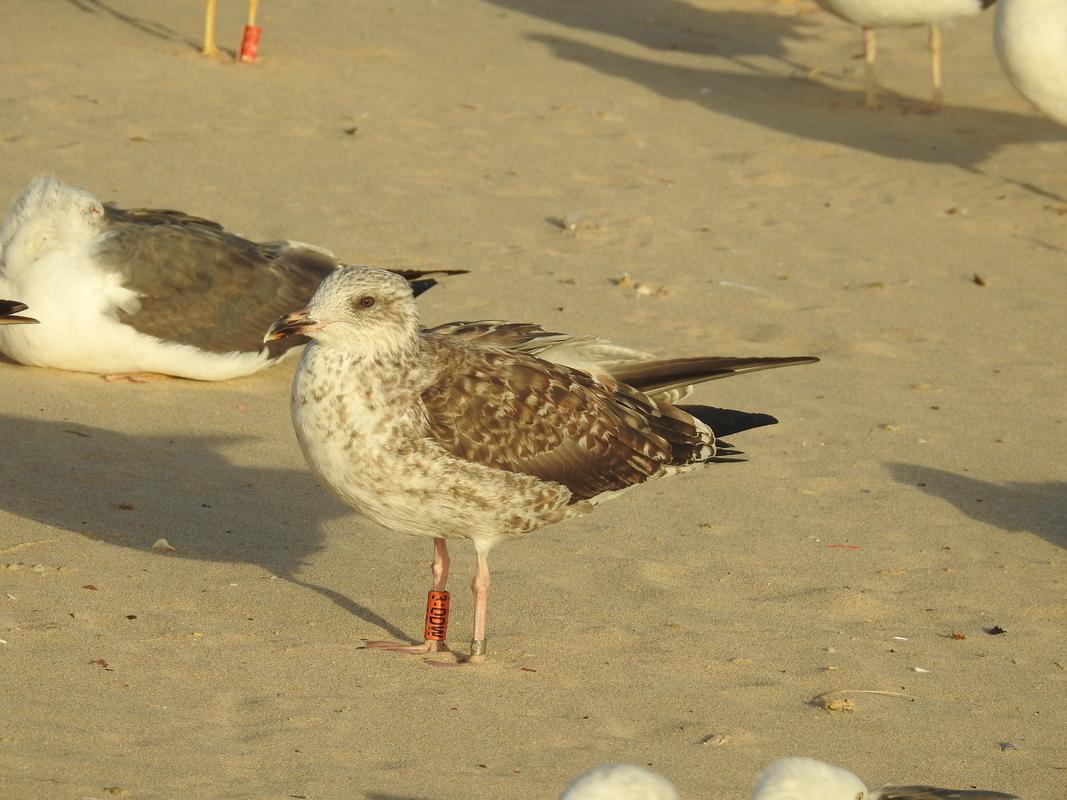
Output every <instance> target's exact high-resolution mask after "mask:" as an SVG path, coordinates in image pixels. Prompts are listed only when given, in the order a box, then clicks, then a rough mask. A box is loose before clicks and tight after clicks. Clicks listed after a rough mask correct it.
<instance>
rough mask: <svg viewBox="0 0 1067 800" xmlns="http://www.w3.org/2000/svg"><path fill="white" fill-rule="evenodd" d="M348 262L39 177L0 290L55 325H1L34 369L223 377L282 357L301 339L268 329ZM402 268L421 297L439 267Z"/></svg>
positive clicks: (0, 251)
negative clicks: (116, 202) (278, 336)
mask: <svg viewBox="0 0 1067 800" xmlns="http://www.w3.org/2000/svg"><path fill="white" fill-rule="evenodd" d="M337 266H339V262H338V261H337V259H335V258H334V257H333V255H332V254H331V253H330V252H328V251H326V250H323V249H321V248H318V247H313V246H311V245H306V244H300V243H298V242H271V243H266V244H259V243H256V242H251V241H249V240H247V239H244V238H242V237H240V236H238V235H236V234H234V233H230V232H229V231H226V230H224V229H223V228H222V226H221V225H219V224H218V223H215V222H212V221H210V220H206V219H202V218H200V217H194V216H190V215H188V214H184V213H182V212H180V211H167V210H159V209H128V210H127V209H121V208H115V207H114V206H111V205H105V204H103V203H101V202H100V201H99V200H97V199H96V198H95V197H93V196H92V195H91V194H89V193H88V192H85V191H82V190H81V189H75V188H73V187H71V186H67V185H66V184H64V183H62V182H61V181H59V180H57V179H56V178H54V177H51V176H42V177H39V178H36V179H34V180H33V182H31V183H30V185H29V187H28V188H27V189H26V190H25V191H23V192H22V194H21V195H20V196H19V197H18V198H17V199H16V200H15V201H14V203H13V205H12V207H11V210H10V211H9V212H8V215H7V217H6V218H5V219H4V221H3V223H2V225H0V296H3V295H7V296H13V297H19V298H21V299H22V300H23V301H25V302H27V303H29V304H30V306H31V307H32V308H33V312H34V314H35V315H36V316H37V317H38V318H39V319H40V320H41V322H43V323H45V324H44V325H42V326H41V328H40V329H38V330H34V331H32V333H33V335H30V333H29V332H27V331H25V330H24V329H21V328H19V327H17V326H6V327H4V328H3V329H2V330H0V352H3V353H4V354H5V355H7V356H9V357H10V358H13V359H14V360H16V361H19V362H21V363H23V364H31V365H34V366H43V367H56V368H58V369H69V370H77V371H80V372H97V373H103V374H108V373H161V374H165V375H175V376H179V377H183V378H194V379H198V380H224V379H227V378H236V377H240V376H243V375H248V374H251V373H253V372H256V371H258V370H260V369H263V368H264V367H266V366H268V365H270V364H272V363H274V362H275V361H277V360H278V358H280V357H281V356H282V355H283V354H284V352H285V351H286V350H287V349H288V348H289V346H290V344H299V343H300V342H299V341H298V340H294V341H293V342H291V343H288V342H287V343H283V344H281V345H274V346H272V347H263V343H262V334H263V329H264V328H265V327H266V326H267V325H269V324H270V322H271V321H272V320H273V319H274V318H275V317H277V316H278V315H279V314H281V313H282V312H284V311H287V310H291V309H292V308H294V307H296V306H299V305H303V304H305V303H307V301H308V300H309V299H310V297H311V295H312V294H313V293H314V291H315V289H316V288H317V287H318V285H319V283H320V282H321V281H322V279H323V278H324V277H325V276H326V275H328V274H329V273H330V272H332V271H333V270H334V269H336V268H337ZM453 272H456V271H455V270H442V271H438V272H434V273H423V272H417V271H402V272H400V273H399V274H401V275H403V276H404V277H405V278H408V279H410V280H411V281H412V282H413V283H412V286H413V288H414V290H415V291H416V292H421V291H425V290H426V289H428V288H429V287H430V286H432V285H433V284H434V281H433V278H432V277H431V276H432V275H437V274H444V273H447V274H452V273H453Z"/></svg>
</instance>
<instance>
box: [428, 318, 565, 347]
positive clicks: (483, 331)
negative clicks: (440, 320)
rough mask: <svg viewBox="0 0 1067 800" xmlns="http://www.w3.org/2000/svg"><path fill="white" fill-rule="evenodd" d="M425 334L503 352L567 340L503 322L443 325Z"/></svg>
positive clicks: (525, 325)
mask: <svg viewBox="0 0 1067 800" xmlns="http://www.w3.org/2000/svg"><path fill="white" fill-rule="evenodd" d="M426 331H427V333H433V334H439V335H443V336H452V337H455V338H457V339H462V340H464V341H467V342H472V343H475V344H478V345H480V346H482V347H500V348H503V349H505V350H520V351H522V350H524V349H525V345H528V344H530V343H531V342H543V341H546V340H549V341H551V340H560V339H567V338H569V337H568V336H567V335H566V334H562V333H551V332H549V331H546V330H545V329H544V328H542V327H541V326H540V325H534V324H532V323H529V322H505V321H504V320H499V319H483V320H478V321H475V322H446V323H445V324H444V325H437V326H436V327H433V328H427V329H426Z"/></svg>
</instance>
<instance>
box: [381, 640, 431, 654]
mask: <svg viewBox="0 0 1067 800" xmlns="http://www.w3.org/2000/svg"><path fill="white" fill-rule="evenodd" d="M444 644H445V643H444V642H437V641H433V640H431V639H427V640H426V641H425V642H423V643H422V644H408V643H406V642H392V641H376V642H367V648H368V649H370V650H386V651H388V652H390V653H402V654H403V655H408V656H422V655H426V654H427V653H440V652H442V651H444V650H446V649H447V648H446V647H445V646H444Z"/></svg>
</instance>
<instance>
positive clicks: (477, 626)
mask: <svg viewBox="0 0 1067 800" xmlns="http://www.w3.org/2000/svg"><path fill="white" fill-rule="evenodd" d="M471 591H472V592H473V593H474V637H473V638H472V639H471V655H470V659H469V660H470V663H471V664H481V663H483V662H484V661H485V615H486V610H487V609H488V607H489V556H488V555H486V554H485V553H478V570H477V572H475V573H474V578H473V579H472V580H471Z"/></svg>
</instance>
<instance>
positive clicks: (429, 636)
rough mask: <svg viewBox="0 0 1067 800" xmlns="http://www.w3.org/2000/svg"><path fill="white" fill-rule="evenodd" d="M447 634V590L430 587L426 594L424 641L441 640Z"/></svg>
mask: <svg viewBox="0 0 1067 800" xmlns="http://www.w3.org/2000/svg"><path fill="white" fill-rule="evenodd" d="M447 634H448V592H438V591H435V590H433V589H431V590H430V591H429V592H427V594H426V627H425V628H424V629H423V634H422V636H423V638H424V639H425V640H426V641H432V642H443V641H444V640H445V638H446V637H447Z"/></svg>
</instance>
